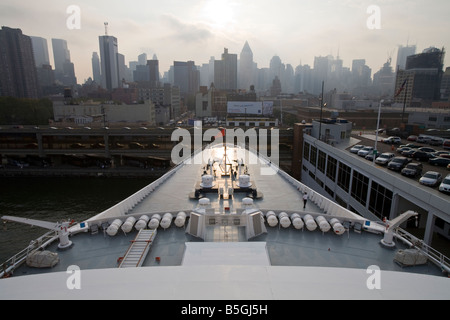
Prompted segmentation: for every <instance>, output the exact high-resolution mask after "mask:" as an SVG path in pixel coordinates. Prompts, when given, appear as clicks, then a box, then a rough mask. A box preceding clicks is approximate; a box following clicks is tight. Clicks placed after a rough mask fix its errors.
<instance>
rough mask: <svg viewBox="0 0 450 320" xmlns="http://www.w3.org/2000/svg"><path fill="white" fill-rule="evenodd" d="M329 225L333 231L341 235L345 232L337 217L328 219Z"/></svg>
mask: <svg viewBox="0 0 450 320" xmlns="http://www.w3.org/2000/svg"><path fill="white" fill-rule="evenodd" d="M330 224H331V227H332V228H333V231H334V233H336V234H338V235H341V234H343V233H344V232H345V228H344V226H343V225H342V224H341V223H340V222H339V220H338V219H336V218H333V219H331V220H330Z"/></svg>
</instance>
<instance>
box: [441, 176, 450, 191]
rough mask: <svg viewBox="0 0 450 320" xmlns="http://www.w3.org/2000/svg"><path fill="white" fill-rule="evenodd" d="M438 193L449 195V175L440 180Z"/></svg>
mask: <svg viewBox="0 0 450 320" xmlns="http://www.w3.org/2000/svg"><path fill="white" fill-rule="evenodd" d="M439 191H440V192H444V193H450V174H449V175H447V176H446V177H445V178H444V180H442V182H441V184H440V185H439Z"/></svg>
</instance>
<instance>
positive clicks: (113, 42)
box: [98, 35, 119, 90]
mask: <svg viewBox="0 0 450 320" xmlns="http://www.w3.org/2000/svg"><path fill="white" fill-rule="evenodd" d="M98 38H99V45H100V60H101V74H102V87H103V88H105V89H107V90H112V89H115V88H118V87H119V68H118V64H117V54H118V45H117V38H116V37H112V36H106V35H105V36H99V37H98Z"/></svg>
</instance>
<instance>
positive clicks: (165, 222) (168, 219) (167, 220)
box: [160, 213, 173, 229]
mask: <svg viewBox="0 0 450 320" xmlns="http://www.w3.org/2000/svg"><path fill="white" fill-rule="evenodd" d="M172 219H173V215H172V214H171V213H166V214H165V215H164V216H163V218H162V220H161V223H160V226H161V228H163V229H168V228H170V225H171V224H172Z"/></svg>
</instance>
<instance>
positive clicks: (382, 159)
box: [375, 152, 395, 166]
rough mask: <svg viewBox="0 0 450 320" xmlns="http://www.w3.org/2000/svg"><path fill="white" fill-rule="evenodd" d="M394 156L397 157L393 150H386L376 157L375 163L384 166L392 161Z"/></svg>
mask: <svg viewBox="0 0 450 320" xmlns="http://www.w3.org/2000/svg"><path fill="white" fill-rule="evenodd" d="M394 157H395V154H393V153H392V152H385V153H382V154H380V155H379V156H378V157H377V158H376V159H375V163H376V164H380V165H382V166H384V165H386V164H388V162H389V161H391V160H392V158H394Z"/></svg>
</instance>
